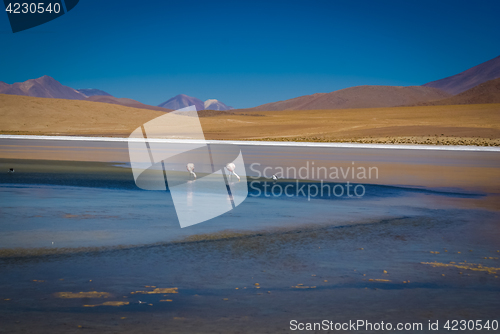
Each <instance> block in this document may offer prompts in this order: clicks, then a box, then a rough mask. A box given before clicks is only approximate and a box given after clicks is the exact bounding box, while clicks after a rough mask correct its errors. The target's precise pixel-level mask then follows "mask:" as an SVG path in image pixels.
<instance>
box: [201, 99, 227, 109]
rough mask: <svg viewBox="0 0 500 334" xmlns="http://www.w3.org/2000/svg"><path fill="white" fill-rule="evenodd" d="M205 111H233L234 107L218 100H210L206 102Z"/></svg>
mask: <svg viewBox="0 0 500 334" xmlns="http://www.w3.org/2000/svg"><path fill="white" fill-rule="evenodd" d="M204 109H205V110H231V109H234V108H233V107H230V106H227V105H225V104H224V103H222V102H220V101H219V100H216V99H208V100H206V101H205V102H204Z"/></svg>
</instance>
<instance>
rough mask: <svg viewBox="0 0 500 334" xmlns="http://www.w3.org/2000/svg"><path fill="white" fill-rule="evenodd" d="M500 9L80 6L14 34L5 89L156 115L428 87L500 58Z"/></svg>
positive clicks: (4, 62)
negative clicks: (119, 102)
mask: <svg viewBox="0 0 500 334" xmlns="http://www.w3.org/2000/svg"><path fill="white" fill-rule="evenodd" d="M499 13H500V1H457V0H453V1H441V0H440V1H410V0H408V1H406V0H405V1H402V0H398V1H383V0H377V1H333V0H331V1H309V0H307V1H306V0H302V1H276V0H266V1H255V0H252V1H243V0H241V1H240V0H233V1H227V2H225V1H207V0H202V1H179V0H176V1H169V0H162V1H125V0H101V1H98V0H80V3H79V4H78V5H77V6H76V7H75V8H74V9H73V10H72V11H70V12H68V13H67V14H66V15H63V16H62V17H60V18H58V19H56V20H54V21H51V22H48V23H46V24H44V25H41V26H38V27H35V28H33V29H30V30H26V31H23V32H19V33H16V34H13V33H12V32H11V30H10V26H9V24H8V19H7V14H6V13H3V14H2V13H0V40H1V44H0V45H1V52H0V81H4V82H7V83H13V82H18V81H24V80H27V79H31V78H37V77H40V76H42V75H50V76H52V77H54V78H55V79H56V80H59V81H60V82H61V83H63V84H65V85H68V86H71V87H73V88H99V89H102V90H105V91H107V92H109V93H110V94H112V95H114V96H116V97H128V98H132V99H136V100H139V101H141V102H143V103H147V104H152V105H157V104H159V103H161V102H163V101H165V100H167V99H169V98H170V97H172V96H174V95H177V94H180V93H184V94H187V95H190V96H195V97H198V98H200V99H202V100H205V99H208V98H216V99H219V100H221V101H222V102H224V103H226V104H229V105H232V106H234V107H239V108H244V107H252V106H256V105H259V104H263V103H267V102H274V101H278V100H283V99H288V98H293V97H296V96H300V95H305V94H313V93H318V92H331V91H334V90H337V89H341V88H346V87H350V86H355V85H421V84H424V83H426V82H428V81H432V80H436V79H440V78H443V77H446V76H450V75H453V74H456V73H458V72H461V71H463V70H465V69H467V68H469V67H472V66H474V65H477V64H479V63H482V62H484V61H486V60H489V59H491V58H494V57H496V56H498V55H499V54H500V20H499Z"/></svg>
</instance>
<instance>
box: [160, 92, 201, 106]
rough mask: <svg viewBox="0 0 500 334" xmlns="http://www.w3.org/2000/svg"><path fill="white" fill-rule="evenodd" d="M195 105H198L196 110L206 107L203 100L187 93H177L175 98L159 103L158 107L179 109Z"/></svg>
mask: <svg viewBox="0 0 500 334" xmlns="http://www.w3.org/2000/svg"><path fill="white" fill-rule="evenodd" d="M193 105H194V106H196V110H203V109H205V105H204V103H203V101H202V100H200V99H197V98H196V97H192V96H187V95H185V94H179V95H176V96H174V97H173V98H171V99H169V100H167V101H165V102H163V103H161V104H159V105H158V107H161V108H167V109H172V110H177V109H181V108H185V107H189V106H193Z"/></svg>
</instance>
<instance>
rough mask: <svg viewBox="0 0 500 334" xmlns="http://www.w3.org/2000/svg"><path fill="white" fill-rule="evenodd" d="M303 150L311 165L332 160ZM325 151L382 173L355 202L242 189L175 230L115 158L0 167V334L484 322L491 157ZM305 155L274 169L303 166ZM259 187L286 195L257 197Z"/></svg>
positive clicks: (168, 210) (259, 182) (499, 268)
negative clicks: (219, 208) (243, 195)
mask: <svg viewBox="0 0 500 334" xmlns="http://www.w3.org/2000/svg"><path fill="white" fill-rule="evenodd" d="M53 149H54V148H53V147H52V148H51V150H53ZM108 149H109V150H111V151H114V150H115V149H116V147H115V148H113V147H111V148H108ZM64 150H65V151H66V150H67V151H71V149H70V148H64ZM255 150H256V151H254V152H252V149H250V148H247V153H248V154H249V155H247V156H251V157H252V159H251V160H250V161H258V162H260V163H261V168H265V167H269V166H271V167H276V166H275V165H273V164H272V161H275V159H276V154H277V151H276V150H267V149H266V151H262V150H260V151H259V150H258V149H255ZM21 151H22V150H21ZM278 151H279V150H278ZM54 152H55V153H54V154H61V151H58V150H56V151H54ZM82 152H85V153H86V154H88V153H89V152H92V150H89V149H88V148H84V149H82ZM114 152H116V151H114ZM307 152H309V153H310V154H311V155H312V156H313V158H312V159H313V160H314V161H320V160H321V157H324V158H325V161H326V160H327V157H328V156H330V155H331V154H332V153H333V152H332V151H328V150H327V152H321V150H318V151H316V152H311V151H307ZM335 152H336V153H337V155H336V157H337V159H339V160H338V161H340V159H341V158H342V159H343V160H342V161H344V160H345V161H348V162H349V163H351V162H350V161H349V159H351V158H353V157H354V156H357V158H356V160H355V161H356V164H358V163H359V161H361V160H363V159H364V160H363V161H365V163H366V164H367V165H373V164H374V162H376V161H378V163H381V164H380V165H378V166H379V168H380V169H379V171H380V174H381V178H380V179H378V180H372V181H373V182H367V183H360V182H353V183H352V184H353V185H357V184H363V186H364V187H365V194H364V195H363V196H362V197H355V196H353V197H348V196H346V195H345V196H340V197H337V196H334V195H331V194H330V195H326V194H324V195H323V196H313V197H312V198H308V196H307V192H306V194H302V193H300V192H299V193H298V192H297V188H300V187H302V186H304V187H307V186H317V187H319V188H320V187H321V186H322V185H323V184H321V183H318V181H317V180H300V182H298V183H297V182H296V181H295V180H286V179H281V180H279V181H278V182H277V183H273V182H272V181H270V180H269V179H265V178H260V179H249V180H248V182H249V183H248V184H249V191H250V193H249V196H248V198H247V199H246V200H245V201H244V202H243V203H242V204H240V205H239V206H237V207H236V208H235V209H233V210H231V211H229V212H227V213H225V214H223V215H221V216H219V217H217V218H214V219H211V220H209V221H207V222H204V223H201V224H197V225H193V226H190V227H186V228H180V226H179V222H178V220H177V216H176V212H175V208H174V206H173V203H172V198H171V195H170V193H169V191H145V190H140V189H138V188H137V187H136V186H135V183H134V180H133V178H132V173H131V171H130V168H129V166H128V165H127V164H126V163H125V164H124V163H122V162H120V160H113V162H96V161H86V162H85V161H56V160H26V159H12V157H10V158H4V159H0V170H7V169H8V168H9V167H10V166H12V167H13V168H15V170H16V172H15V173H13V174H9V173H0V200H1V201H0V269H1V275H0V323H1V324H2V326H0V332H8V333H23V332H31V333H42V332H50V333H72V332H81V330H82V329H83V330H85V331H87V332H92V333H102V332H123V333H127V332H130V333H134V332H158V333H165V332H222V333H232V332H241V333H278V332H289V321H290V320H292V319H297V320H299V321H303V322H306V321H322V320H323V319H329V320H332V321H338V322H343V321H349V320H357V319H366V320H370V321H373V322H376V321H379V322H380V321H385V322H388V321H391V322H394V323H397V322H401V321H405V322H406V321H408V322H422V323H424V324H427V322H428V321H429V320H433V321H434V320H439V321H440V322H442V323H443V322H444V321H446V320H448V319H474V320H476V319H482V320H493V319H497V318H498V310H499V309H500V302H499V300H500V279H499V278H498V277H499V274H500V260H499V258H500V243H499V241H498V240H500V212H499V210H498V189H499V187H498V183H499V182H500V180H499V178H498V177H497V176H498V167H497V166H498V164H497V165H495V163H498V156H497V155H492V154H490V153H487V154H478V153H477V152H476V153H474V154H471V155H467V154H465V153H463V154H462V155H460V154H458V155H456V154H451V155H450V154H441V155H440V154H437V153H430V154H428V155H423V154H416V155H412V154H411V153H404V154H403V156H402V157H399V158H398V156H397V155H388V154H386V155H385V158H384V154H385V153H384V154H381V155H379V154H377V152H375V151H370V150H368V151H364V152H360V151H356V150H354V151H350V152H348V151H343V152H344V153H343V154H345V155H346V156H344V157H342V155H341V154H340V151H335ZM0 153H1V152H0ZM305 153H306V151H301V150H298V151H296V152H295V151H290V150H288V151H287V150H283V151H282V153H281V156H280V159H282V160H281V162H283V161H287V162H286V165H288V166H291V165H295V166H303V165H304V162H306V161H311V156H308V157H307V158H304V157H303V156H302V155H304V154H305ZM78 154H80V153H78ZM63 155H64V154H63ZM101 156H104V155H101ZM108 156H113V155H112V154H111V155H108ZM286 156H288V158H286ZM363 157H364V158H363ZM273 159H274V160H273ZM246 162H247V161H246ZM383 163H387V164H386V165H384V164H383ZM336 164H337V165H340V164H338V163H337V162H336ZM384 166H385V167H387V166H392V167H391V168H387V169H386V168H385V167H384ZM402 166H403V167H402ZM246 167H247V169H249V166H246ZM426 168H427V169H426ZM447 168H450V169H451V171H449V170H448V169H447ZM425 169H426V170H425ZM392 171H395V174H394V176H395V177H390V174H391V173H392ZM432 171H434V172H437V175H434V174H433V173H432ZM186 174H187V173H186ZM248 174H249V175H250V173H248ZM405 175H406V176H405ZM458 176H461V178H458V179H457V177H458ZM492 176H493V177H492ZM454 180H455V181H454ZM347 181H349V182H351V181H355V180H347ZM358 181H359V180H358ZM386 181H387V182H386ZM251 182H255V183H253V187H252V186H251V184H252V183H251ZM328 182H329V183H328V184H329V185H331V186H335V185H345V182H346V180H342V182H340V181H337V182H335V181H333V180H328ZM266 184H267V186H268V188H267V189H268V191H271V189H272V187H273V186H275V185H276V184H277V185H279V186H281V187H283V188H284V187H286V186H290V188H289V189H290V190H291V193H293V194H294V196H291V197H287V196H285V195H281V196H273V195H272V192H271V194H270V195H269V192H268V195H269V196H266V195H265V192H264V191H265V190H266V188H264V186H265V185H266ZM194 185H196V183H194ZM193 191H201V196H210V195H209V194H208V193H206V194H205V193H204V192H203V189H196V188H194V189H193ZM186 195H188V194H186ZM256 284H258V285H256ZM156 288H161V289H164V288H168V289H172V288H177V290H176V292H177V293H158V294H157V293H151V292H154V291H155V289H156ZM93 291H97V292H105V293H107V294H108V295H106V296H107V298H104V297H102V296H101V297H97V296H95V295H92V294H89V293H90V292H93ZM165 291H171V290H165ZM80 292H85V293H86V294H87V295H85V294H84V295H82V297H78V298H70V299H67V298H60V296H61V294H60V293H71V294H73V295H75V294H76V296H78V294H79V293H80ZM143 292H145V293H143ZM107 302H111V303H108V305H106V304H105V303H107ZM120 304H122V305H121V306H113V305H120ZM79 326H80V327H79ZM364 332H369V331H364ZM379 332H380V331H379ZM393 332H394V331H393ZM423 332H429V331H425V330H424V331H423Z"/></svg>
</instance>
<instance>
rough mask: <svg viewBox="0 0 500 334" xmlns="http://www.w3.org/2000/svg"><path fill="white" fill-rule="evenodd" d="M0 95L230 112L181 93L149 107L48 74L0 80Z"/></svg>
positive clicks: (134, 106)
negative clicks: (61, 81)
mask: <svg viewBox="0 0 500 334" xmlns="http://www.w3.org/2000/svg"><path fill="white" fill-rule="evenodd" d="M0 94H9V95H24V96H32V97H44V98H55V99H66V100H87V101H92V102H101V103H111V104H118V105H122V106H126V107H132V108H140V109H150V110H158V111H165V112H168V111H172V110H175V109H181V108H184V107H188V106H191V105H195V106H196V109H197V110H231V109H233V108H232V107H229V106H227V105H225V104H224V103H222V102H220V101H218V100H215V99H209V100H207V101H205V102H203V101H201V100H200V99H197V98H195V97H191V96H187V95H184V94H179V95H177V96H174V97H173V98H171V99H169V100H167V101H166V102H163V103H161V104H160V105H158V106H151V105H147V104H143V103H141V102H139V101H136V100H132V99H127V98H116V97H114V96H112V95H111V94H109V93H107V92H105V91H103V90H100V89H96V88H85V89H73V88H71V87H68V86H64V85H63V84H61V83H60V82H59V81H57V80H55V79H54V78H52V77H49V76H48V75H44V76H43V77H40V78H38V79H30V80H27V81H25V82H16V83H13V84H12V85H9V84H7V83H5V82H2V81H0Z"/></svg>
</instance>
